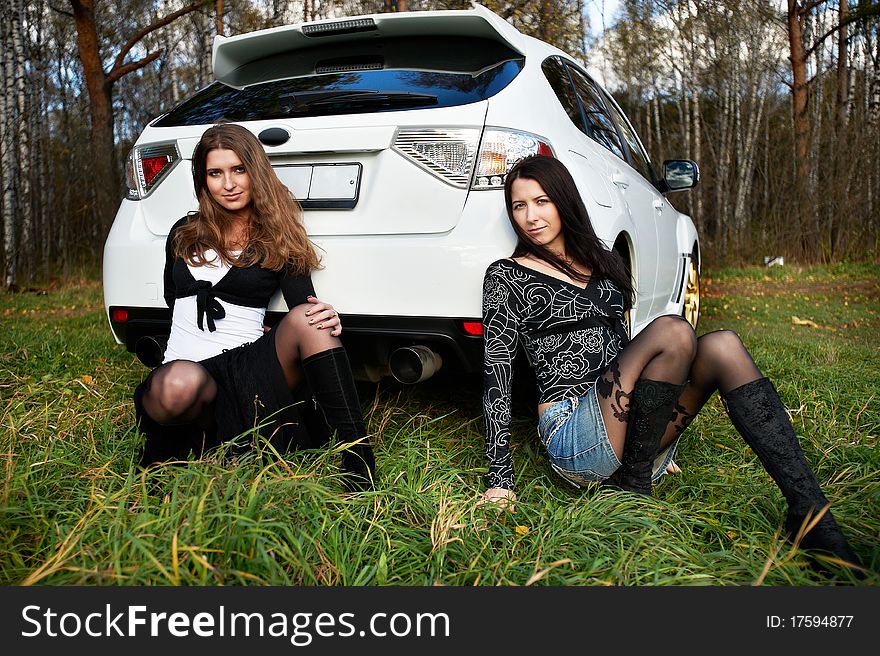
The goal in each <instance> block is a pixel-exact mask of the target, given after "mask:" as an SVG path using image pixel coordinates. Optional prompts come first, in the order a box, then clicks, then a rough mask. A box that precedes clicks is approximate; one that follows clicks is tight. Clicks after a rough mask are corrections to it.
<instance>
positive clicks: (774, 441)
mask: <svg viewBox="0 0 880 656" xmlns="http://www.w3.org/2000/svg"><path fill="white" fill-rule="evenodd" d="M723 398H724V407H725V408H726V409H727V414H728V415H730V419H731V421H732V422H733V425H734V427H736V430H737V431H738V432H739V434H740V435H742V436H743V439H745V441H746V443H747V444H748V445H749V446H750V447H751V448H752V451H754V452H755V454H756V455H757V456H758V459H759V460H760V461H761V464H763V465H764V469H766V470H767V473H768V474H770V476H771V477H772V478H773V480H774V481H776V485H778V486H779V489H780V490H781V491H782V494H783V495H784V496H785V499H786V501H788V516H787V518H786V520H785V529H786V531H787V533H788V536H789V538H793V537H794V536H795V535H797V533H798V531H799V530H800V528H801V526H802V525H803V523H804V519H805V518H806V517H807V515H811V516H815V515H816V514H817V513H818V512H820V511H821V510H822V509H823V508H824V507H825V506H827V505H828V499H827V498H825V495H824V494H823V492H822V488H820V487H819V482H818V481H817V480H816V476H815V475H814V474H813V472H812V470H811V469H810V466H809V465H808V464H807V460H806V458H805V457H804V452H803V450H802V449H801V445H800V443H799V442H798V439H797V435H795V432H794V428H793V427H792V425H791V421H790V420H789V418H788V413H787V412H786V411H785V406H783V405H782V401H781V400H780V398H779V395H778V394H777V393H776V388H775V387H773V383H772V382H770V379H769V378H759V379H758V380H754V381H752V382H750V383H746V384H745V385H742V386H741V387H737V388H736V389H734V390H732V391H730V392H728V393H727V394H725V395H724V397H723ZM801 546H802V547H803V548H805V549H817V550H821V551H827V552H830V553H832V554H834V555H835V556H837V557H838V558H840V559H841V560H844V561H846V562H848V563H852V564H854V565H857V566H858V565H859V559H858V557H857V556H856V555H855V554H854V553H853V551H852V549H850V546H849V543H848V542H847V541H846V538H845V537H844V536H843V533H842V532H841V530H840V527H839V526H838V525H837V522H836V521H835V520H834V517H833V516H832V515H831V511H830V510H826V511H825V514H824V515H823V516H822V519H820V520H819V522H818V523H817V524H816V526H814V527H813V529H812V530H811V531H810V532H809V533H807V534H806V535H805V536H804V537H803V539H802V540H801ZM853 571H854V572H855V573H856V575H858V574H859V572H858V570H853Z"/></svg>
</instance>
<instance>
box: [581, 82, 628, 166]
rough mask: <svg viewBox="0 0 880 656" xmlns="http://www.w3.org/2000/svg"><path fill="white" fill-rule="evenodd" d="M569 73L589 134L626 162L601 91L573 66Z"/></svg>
mask: <svg viewBox="0 0 880 656" xmlns="http://www.w3.org/2000/svg"><path fill="white" fill-rule="evenodd" d="M566 68H567V69H568V72H569V73H571V81H572V82H574V88H575V91H576V92H577V95H578V98H580V100H581V105H582V106H583V108H584V117H585V118H586V120H587V128H588V132H587V134H589V135H590V136H591V137H593V139H595V140H596V141H598V142H599V143H600V144H602V145H603V146H605V147H606V148H607V149H608V150H610V151H611V152H612V153H614V154H615V155H617V156H618V157H619V158H620V159H622V160H626V156H625V155H624V154H623V146H622V145H621V143H620V137H619V136H618V135H617V130H616V129H615V127H614V121H613V120H611V116H610V115H609V114H608V111H607V110H606V109H605V104H604V103H603V102H602V97H601V96H600V94H599V89H598V88H596V86H595V85H594V84H593V81H592V80H591V79H590V78H588V77H587V76H586V75H584V74H583V73H581V72H580V71H579V70H578V69H576V68H574V67H573V66H567V67H566Z"/></svg>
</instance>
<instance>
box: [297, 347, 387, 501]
mask: <svg viewBox="0 0 880 656" xmlns="http://www.w3.org/2000/svg"><path fill="white" fill-rule="evenodd" d="M302 368H303V373H304V374H305V377H306V380H307V381H308V384H309V387H310V388H311V391H312V394H313V395H314V398H315V402H316V404H317V406H318V410H319V412H320V413H321V414H322V415H323V417H324V421H326V422H327V425H328V426H329V427H330V430H331V431H332V432H335V433H336V439H337V440H338V441H339V442H340V443H342V444H352V442H356V441H358V440H360V442H359V443H358V444H352V445H351V446H350V447H349V448H347V449H346V450H345V451H344V452H343V454H342V468H343V470H344V471H345V474H346V475H345V479H344V481H345V485H346V487H347V488H348V489H349V490H350V491H354V490H364V489H370V488H372V487H373V479H374V474H375V471H376V465H375V460H374V457H373V447H372V446H371V445H370V442H369V440H368V438H367V437H366V435H367V430H366V427H365V426H364V418H363V414H362V413H361V406H360V402H359V401H358V395H357V389H355V385H354V378H353V377H352V375H351V365H350V364H349V362H348V356H347V355H346V353H345V349H344V348H342V347H341V346H340V347H337V348H332V349H329V350H327V351H321V352H320V353H316V354H315V355H311V356H309V357H307V358H305V359H304V360H303V361H302Z"/></svg>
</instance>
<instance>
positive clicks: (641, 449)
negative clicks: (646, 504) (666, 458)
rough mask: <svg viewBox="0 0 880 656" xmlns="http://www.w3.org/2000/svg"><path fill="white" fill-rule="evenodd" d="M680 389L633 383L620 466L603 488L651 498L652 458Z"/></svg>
mask: <svg viewBox="0 0 880 656" xmlns="http://www.w3.org/2000/svg"><path fill="white" fill-rule="evenodd" d="M683 388H684V385H676V384H675V383H667V382H664V381H659V380H649V379H647V378H640V379H639V380H638V381H637V382H636V385H635V388H634V389H633V394H632V400H631V401H630V405H629V425H628V426H627V430H626V442H624V444H623V464H621V465H620V468H619V469H618V470H617V471H615V472H614V473H613V474H612V475H611V476H610V477H609V478H608V479H607V480H606V481H605V485H606V486H608V487H616V488H620V489H621V490H627V491H629V492H638V493H639V494H645V495H647V496H651V474H652V473H653V466H654V458H656V457H657V452H658V451H659V450H660V439H661V438H662V437H663V433H665V432H666V427H667V426H668V425H669V422H670V420H671V419H672V411H673V409H674V408H675V402H676V401H678V397H679V396H680V395H681V390H682V389H683Z"/></svg>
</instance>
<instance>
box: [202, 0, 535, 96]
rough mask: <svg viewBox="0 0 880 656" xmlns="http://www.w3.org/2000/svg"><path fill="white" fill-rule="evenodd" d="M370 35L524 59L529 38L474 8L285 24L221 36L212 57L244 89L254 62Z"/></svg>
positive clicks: (220, 75) (218, 74)
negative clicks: (474, 47) (501, 47)
mask: <svg viewBox="0 0 880 656" xmlns="http://www.w3.org/2000/svg"><path fill="white" fill-rule="evenodd" d="M372 35H375V36H381V37H401V36H409V37H413V36H416V37H422V36H456V37H461V36H464V37H471V38H484V39H491V40H493V41H498V42H500V43H503V44H505V45H507V46H509V47H510V48H512V49H513V50H515V51H516V52H518V53H519V54H521V55H524V54H525V43H524V41H525V38H526V37H524V36H523V35H522V34H521V33H520V32H518V31H517V30H516V28H514V27H513V26H512V25H510V23H508V22H507V21H505V20H504V19H503V18H501V16H499V15H498V14H495V13H493V12H491V11H489V10H488V9H486V8H485V7H483V6H482V5H475V8H474V9H467V10H449V11H414V12H401V13H387V14H370V15H365V16H351V17H347V18H334V19H329V20H322V21H314V22H311V23H299V24H296V25H284V26H282V27H274V28H271V29H267V30H258V31H256V32H248V33H247V34H239V35H237V36H230V37H225V36H221V35H217V36H215V37H214V50H213V55H212V65H213V68H214V77H215V78H216V79H217V80H218V81H219V82H223V83H224V84H227V85H229V86H233V87H239V86H244V85H245V84H246V80H245V79H244V78H243V77H242V76H241V75H237V72H238V71H240V69H241V68H242V67H243V66H245V65H247V64H250V63H252V62H255V61H259V60H261V59H266V58H267V57H273V56H275V55H282V54H283V55H288V54H291V53H295V52H296V51H298V50H305V49H306V48H312V47H314V46H317V45H323V44H327V43H336V44H344V43H345V42H350V41H355V40H362V39H364V37H365V36H368V37H369V36H372Z"/></svg>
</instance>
